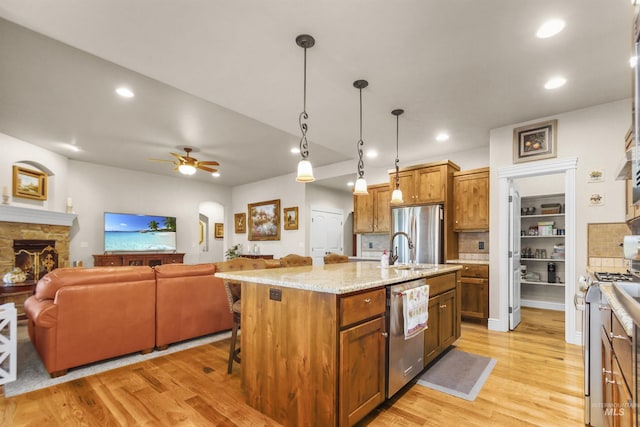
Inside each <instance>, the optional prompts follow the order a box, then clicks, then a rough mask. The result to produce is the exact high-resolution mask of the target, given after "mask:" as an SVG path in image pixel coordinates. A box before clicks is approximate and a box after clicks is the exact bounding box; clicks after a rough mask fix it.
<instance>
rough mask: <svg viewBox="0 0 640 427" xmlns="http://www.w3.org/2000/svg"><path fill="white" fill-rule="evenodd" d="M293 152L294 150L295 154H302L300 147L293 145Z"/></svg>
mask: <svg viewBox="0 0 640 427" xmlns="http://www.w3.org/2000/svg"><path fill="white" fill-rule="evenodd" d="M291 152H292V153H293V154H300V149H299V148H298V147H293V148H292V149H291Z"/></svg>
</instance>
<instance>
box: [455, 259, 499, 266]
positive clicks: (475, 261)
mask: <svg viewBox="0 0 640 427" xmlns="http://www.w3.org/2000/svg"><path fill="white" fill-rule="evenodd" d="M446 263H447V264H478V265H489V260H488V259H448V260H447V261H446Z"/></svg>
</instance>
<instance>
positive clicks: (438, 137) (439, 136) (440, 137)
mask: <svg viewBox="0 0 640 427" xmlns="http://www.w3.org/2000/svg"><path fill="white" fill-rule="evenodd" d="M447 139H449V134H448V133H446V132H440V133H439V134H437V135H436V141H439V142H444V141H446V140H447Z"/></svg>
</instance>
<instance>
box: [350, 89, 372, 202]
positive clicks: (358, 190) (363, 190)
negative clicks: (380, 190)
mask: <svg viewBox="0 0 640 427" xmlns="http://www.w3.org/2000/svg"><path fill="white" fill-rule="evenodd" d="M353 86H354V87H355V88H356V89H358V90H359V91H360V139H359V140H358V142H357V143H356V146H357V147H358V179H357V180H356V184H355V185H354V186H353V194H354V195H356V196H366V195H367V194H369V193H368V192H367V181H366V180H365V179H364V160H362V147H363V146H364V141H363V140H362V89H364V88H365V87H367V86H369V82H367V81H366V80H356V81H355V82H353Z"/></svg>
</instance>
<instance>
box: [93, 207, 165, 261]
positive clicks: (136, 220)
mask: <svg viewBox="0 0 640 427" xmlns="http://www.w3.org/2000/svg"><path fill="white" fill-rule="evenodd" d="M176 249H177V247H176V218H175V217H171V216H155V215H137V214H124V213H112V212H105V213H104V251H105V252H172V251H173V252H175V251H176Z"/></svg>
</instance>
